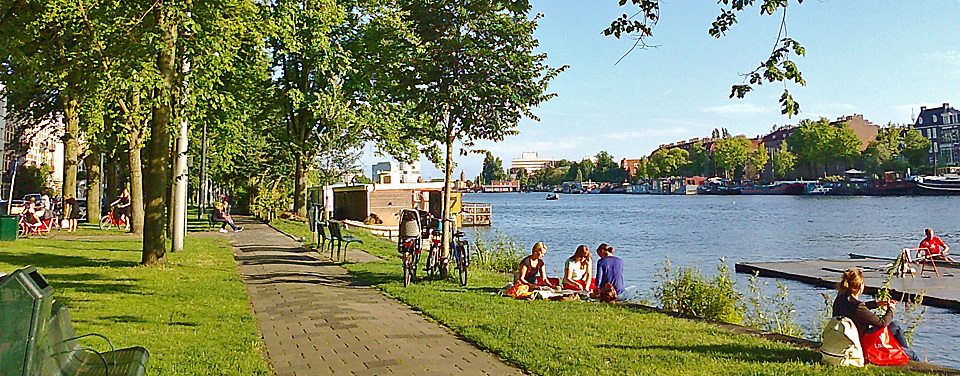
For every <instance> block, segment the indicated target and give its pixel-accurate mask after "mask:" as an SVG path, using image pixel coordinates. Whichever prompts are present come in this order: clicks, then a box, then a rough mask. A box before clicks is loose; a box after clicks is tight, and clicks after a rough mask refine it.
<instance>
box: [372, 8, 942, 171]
mask: <svg viewBox="0 0 960 376" xmlns="http://www.w3.org/2000/svg"><path fill="white" fill-rule="evenodd" d="M617 3H618V1H616V0H535V1H533V12H534V13H540V14H542V15H543V17H542V18H541V19H540V22H539V25H540V26H539V28H538V30H537V32H536V37H537V38H538V39H539V40H540V51H541V52H545V53H547V54H548V59H547V62H548V64H549V65H551V66H560V65H564V64H566V65H569V66H570V67H569V68H567V70H566V71H565V72H563V73H562V74H560V76H558V77H557V78H556V79H555V80H554V81H553V82H552V83H551V85H550V91H551V92H554V93H557V97H556V98H554V99H552V100H550V101H549V102H547V103H544V104H542V105H541V106H540V107H539V108H536V109H534V111H533V112H534V113H535V114H537V115H538V116H539V117H540V118H541V121H540V122H536V121H533V120H530V119H524V120H523V121H521V123H520V125H519V127H518V128H517V130H518V131H519V132H520V134H519V135H517V136H513V137H510V138H508V139H506V140H505V141H502V142H498V143H492V142H479V143H478V148H480V149H485V150H490V151H491V152H493V154H494V155H495V156H497V157H499V158H500V159H502V160H503V162H504V167H509V164H510V160H511V159H513V158H519V157H520V153H521V152H523V151H536V152H539V153H540V156H541V157H553V158H565V159H571V160H580V159H582V158H583V157H586V156H589V155H595V154H596V153H597V152H599V151H600V150H606V151H608V152H610V153H611V154H612V155H613V156H614V157H615V158H617V159H619V158H639V157H642V156H645V155H648V154H650V152H652V151H653V150H654V149H655V148H656V147H657V146H658V145H660V144H664V143H670V142H674V141H678V140H684V139H689V138H693V137H703V136H709V135H710V132H711V130H713V129H714V128H727V129H728V130H730V132H731V133H733V134H746V135H747V136H750V137H753V136H757V135H761V134H764V133H766V132H768V131H769V130H770V129H771V128H772V127H773V126H774V125H783V124H794V123H796V122H798V121H799V120H800V119H806V118H814V119H816V118H819V117H821V116H824V117H828V118H831V119H834V118H837V117H840V116H843V115H852V114H854V113H857V114H863V115H864V116H865V117H866V118H867V119H868V120H870V121H872V122H874V123H877V124H881V125H882V124H886V123H888V122H894V123H910V122H912V120H911V114H912V113H913V114H916V113H918V112H919V108H920V106H921V105H926V106H931V107H932V106H939V105H941V104H942V103H944V102H949V103H951V105H952V106H954V107H958V106H960V26H958V25H960V1H958V0H949V1H948V0H928V1H923V2H902V1H892V0H882V1H871V2H853V1H840V0H820V1H814V0H807V1H805V2H804V3H803V4H802V5H797V4H796V3H795V2H791V6H790V7H789V10H788V12H789V13H788V15H787V22H788V24H787V25H788V29H787V31H788V36H789V37H791V38H794V39H796V40H798V41H799V42H800V43H801V44H803V45H804V46H805V47H806V52H807V53H806V56H805V57H801V58H799V59H796V60H795V61H796V63H797V65H798V66H799V68H800V69H801V71H802V72H803V75H804V78H805V79H806V81H807V85H806V86H803V87H800V86H796V85H790V86H788V88H789V89H790V92H791V93H792V94H793V96H794V98H795V99H796V100H797V101H798V102H800V106H801V113H800V115H799V116H795V117H794V118H792V119H790V118H787V117H786V116H783V115H780V107H779V103H778V98H779V97H780V95H781V94H782V92H783V88H784V87H783V85H782V84H765V85H762V86H760V87H755V89H754V91H753V92H751V93H750V94H749V95H748V96H747V98H745V99H729V98H728V96H729V93H730V86H731V85H734V84H739V83H741V82H742V78H741V76H740V74H741V73H746V72H749V71H751V70H753V69H754V68H756V67H757V66H758V65H759V63H760V62H761V61H763V60H765V59H766V58H767V56H768V55H769V53H770V50H771V49H772V47H773V44H774V42H775V41H776V37H777V31H778V28H779V23H780V14H779V13H778V14H776V15H775V16H760V15H759V9H757V8H750V9H748V10H746V11H744V12H743V13H742V14H741V15H740V16H739V20H740V23H738V24H737V25H735V26H734V27H733V30H732V31H731V32H729V33H728V34H727V36H725V37H723V38H720V39H715V38H713V37H711V36H710V35H709V34H707V30H708V29H709V27H710V23H711V22H713V20H714V19H715V18H716V16H717V14H718V13H719V12H720V5H718V4H716V3H715V2H713V1H705V2H701V1H697V2H694V1H683V0H674V1H669V0H668V1H664V2H663V5H662V10H661V20H660V23H659V24H658V25H657V27H656V29H655V30H654V37H653V38H652V39H650V40H648V42H647V43H648V44H653V45H656V46H658V47H656V48H653V49H648V50H635V51H633V53H631V54H630V55H628V56H627V57H626V58H625V59H623V61H621V62H620V64H618V65H615V64H614V63H615V62H616V61H617V59H619V58H620V57H621V56H622V55H623V54H624V53H625V52H626V51H627V50H628V49H629V48H630V45H631V44H632V40H631V39H624V40H617V39H615V38H613V37H604V36H603V35H602V34H601V31H602V30H603V29H604V28H605V27H607V26H608V25H609V24H610V21H612V20H613V19H614V18H616V17H617V16H619V15H620V14H622V13H625V12H627V11H628V8H620V7H618V6H617ZM373 150H374V148H373V147H372V146H368V147H367V148H366V149H365V156H364V157H363V159H362V161H363V163H364V171H366V173H367V174H368V175H369V174H370V171H369V170H370V165H371V164H372V163H375V162H377V161H381V160H386V158H385V157H377V156H374V155H373V152H372V151H373ZM456 160H457V163H458V167H457V169H456V172H455V176H459V174H460V171H465V173H466V175H467V177H468V179H472V178H473V177H475V176H476V175H478V174H479V172H480V169H481V166H482V163H483V158H482V156H477V155H472V156H468V157H457V159H456ZM423 170H424V175H425V177H426V178H430V177H442V173H441V172H440V169H438V168H436V167H434V166H432V164H430V163H429V162H426V161H424V162H423Z"/></svg>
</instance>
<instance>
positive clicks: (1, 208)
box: [0, 200, 27, 215]
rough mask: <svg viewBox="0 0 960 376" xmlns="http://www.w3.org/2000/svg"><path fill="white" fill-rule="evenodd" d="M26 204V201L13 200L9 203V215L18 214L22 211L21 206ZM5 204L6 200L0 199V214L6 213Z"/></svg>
mask: <svg viewBox="0 0 960 376" xmlns="http://www.w3.org/2000/svg"><path fill="white" fill-rule="evenodd" d="M26 204H27V203H26V202H25V201H23V200H13V203H12V205H11V206H12V207H11V209H12V210H11V211H10V215H19V214H20V213H22V212H23V207H24V206H25V205H26ZM7 205H8V203H7V201H6V200H3V201H0V215H7Z"/></svg>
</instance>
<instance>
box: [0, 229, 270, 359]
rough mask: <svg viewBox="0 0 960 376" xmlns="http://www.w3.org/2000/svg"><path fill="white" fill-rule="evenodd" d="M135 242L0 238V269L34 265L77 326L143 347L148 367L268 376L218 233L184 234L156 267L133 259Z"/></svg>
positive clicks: (136, 256)
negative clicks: (179, 245)
mask: <svg viewBox="0 0 960 376" xmlns="http://www.w3.org/2000/svg"><path fill="white" fill-rule="evenodd" d="M96 231H99V230H96ZM117 235H119V232H117ZM141 247H142V246H141V242H140V239H139V238H138V237H135V236H130V237H128V238H126V237H125V238H116V237H108V238H74V239H56V238H51V239H20V240H17V241H15V242H0V249H2V251H0V271H2V272H6V273H10V272H12V271H14V270H16V269H17V268H20V267H23V266H26V265H34V266H36V267H37V269H38V270H39V271H40V273H42V274H43V275H44V276H45V277H46V278H47V279H48V280H49V282H50V284H51V285H52V286H53V287H54V288H55V292H54V297H55V299H58V300H61V301H64V302H65V303H66V305H67V307H68V308H69V310H70V314H71V316H72V318H73V321H74V324H75V326H76V329H77V332H78V333H79V334H85V333H91V332H94V333H100V334H103V335H105V336H107V337H108V338H110V339H111V340H112V341H113V343H114V345H115V346H117V347H129V346H143V347H145V348H146V349H147V350H148V351H149V352H150V360H149V364H148V366H147V374H148V375H238V376H239V375H269V374H271V372H270V369H269V366H268V365H267V364H266V363H265V362H264V360H263V358H262V356H261V350H262V342H261V340H260V334H259V332H258V330H257V326H256V323H255V321H254V318H253V315H252V313H251V312H250V307H249V299H248V297H247V293H246V291H245V290H244V286H243V282H242V281H241V280H240V277H239V276H238V273H237V267H236V264H235V263H234V261H233V251H232V248H231V247H230V246H229V245H227V244H226V242H225V241H224V240H222V239H215V238H196V237H187V239H186V242H185V250H184V251H183V252H178V253H168V254H167V258H168V262H167V263H166V264H165V265H163V266H159V267H152V266H151V267H142V266H138V263H139V261H140V257H141V255H140V250H141ZM81 344H86V345H89V346H90V347H93V348H98V349H100V350H104V349H105V348H104V346H103V345H102V343H98V342H97V341H95V340H94V341H89V342H81Z"/></svg>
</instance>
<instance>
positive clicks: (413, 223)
mask: <svg viewBox="0 0 960 376" xmlns="http://www.w3.org/2000/svg"><path fill="white" fill-rule="evenodd" d="M420 223H421V222H420V213H419V212H418V211H416V210H413V209H403V210H401V211H400V229H399V230H400V231H399V236H397V252H400V254H401V255H402V258H403V264H402V265H401V267H402V268H403V287H407V286H409V285H410V282H412V281H413V280H414V279H416V278H417V264H419V263H420V250H421V248H422V236H423V228H422V227H421V224H420Z"/></svg>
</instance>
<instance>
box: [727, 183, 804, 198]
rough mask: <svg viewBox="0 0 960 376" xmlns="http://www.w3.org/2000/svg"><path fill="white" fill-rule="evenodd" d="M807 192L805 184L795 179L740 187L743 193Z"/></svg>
mask: <svg viewBox="0 0 960 376" xmlns="http://www.w3.org/2000/svg"><path fill="white" fill-rule="evenodd" d="M806 192H807V188H806V185H804V183H802V182H796V181H778V182H775V183H773V184H770V185H754V186H752V187H743V188H740V194H744V195H794V196H798V195H802V194H804V193H806Z"/></svg>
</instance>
